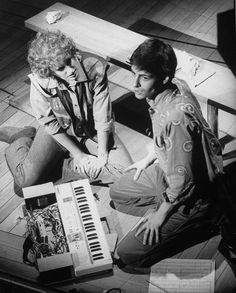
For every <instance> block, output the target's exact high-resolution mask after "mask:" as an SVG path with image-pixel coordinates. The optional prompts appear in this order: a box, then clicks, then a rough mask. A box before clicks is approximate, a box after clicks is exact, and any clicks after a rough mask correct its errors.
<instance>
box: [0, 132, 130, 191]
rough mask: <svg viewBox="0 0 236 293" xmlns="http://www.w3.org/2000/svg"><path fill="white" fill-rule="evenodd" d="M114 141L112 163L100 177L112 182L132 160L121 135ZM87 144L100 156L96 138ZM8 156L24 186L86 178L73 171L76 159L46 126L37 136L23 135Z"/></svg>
mask: <svg viewBox="0 0 236 293" xmlns="http://www.w3.org/2000/svg"><path fill="white" fill-rule="evenodd" d="M114 142H115V143H114V146H113V147H112V148H111V149H110V151H109V157H108V164H107V166H106V167H104V168H103V170H102V171H101V173H100V175H99V177H98V178H96V180H101V181H105V183H111V182H113V181H114V180H115V178H117V176H118V177H119V176H120V175H121V173H122V169H123V168H125V167H127V166H128V165H129V164H131V163H132V160H131V157H130V156H129V154H128V152H127V150H126V149H125V147H124V146H123V144H122V142H121V141H120V139H119V138H118V136H117V135H114ZM84 147H85V148H86V149H87V151H88V152H89V153H90V154H94V155H96V153H97V144H96V143H95V142H94V141H92V140H91V139H86V140H84ZM5 157H6V161H7V164H8V167H9V169H10V171H11V173H12V175H13V178H14V181H15V184H16V185H18V186H19V187H21V188H22V187H26V186H31V185H35V184H40V183H45V182H48V181H53V182H55V181H57V182H67V181H71V180H76V179H83V178H84V176H83V175H81V174H79V173H78V172H76V171H74V170H73V159H72V158H71V157H69V156H68V153H67V152H65V149H63V148H62V147H61V146H60V145H59V144H58V143H57V142H56V140H55V139H54V138H53V137H52V136H51V135H49V134H48V133H47V132H46V131H45V130H44V129H43V127H39V129H38V131H37V133H36V136H35V138H34V139H31V138H29V137H21V138H19V139H17V140H16V141H14V142H13V143H12V144H10V145H9V146H8V147H7V149H6V152H5Z"/></svg>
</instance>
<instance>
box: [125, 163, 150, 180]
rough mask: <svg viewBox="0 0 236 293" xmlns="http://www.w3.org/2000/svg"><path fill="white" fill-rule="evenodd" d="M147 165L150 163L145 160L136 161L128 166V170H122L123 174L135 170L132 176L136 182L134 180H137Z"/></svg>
mask: <svg viewBox="0 0 236 293" xmlns="http://www.w3.org/2000/svg"><path fill="white" fill-rule="evenodd" d="M149 164H150V162H149V161H148V160H147V159H146V158H144V159H142V160H140V161H138V162H136V163H134V164H132V165H131V166H129V167H128V168H126V169H125V170H124V172H127V171H130V170H132V169H137V171H136V173H135V174H134V180H135V181H136V180H138V178H139V176H140V174H141V172H142V171H143V170H144V169H146V168H147V166H148V165H149Z"/></svg>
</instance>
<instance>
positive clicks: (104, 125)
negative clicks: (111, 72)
mask: <svg viewBox="0 0 236 293" xmlns="http://www.w3.org/2000/svg"><path fill="white" fill-rule="evenodd" d="M107 68H108V67H107ZM107 68H106V69H105V70H104V71H103V73H98V74H97V75H96V77H95V79H96V80H95V83H94V88H93V90H94V101H93V115H94V121H95V129H96V130H97V131H111V130H112V127H113V117H112V106H111V99H110V94H109V88H108V79H107Z"/></svg>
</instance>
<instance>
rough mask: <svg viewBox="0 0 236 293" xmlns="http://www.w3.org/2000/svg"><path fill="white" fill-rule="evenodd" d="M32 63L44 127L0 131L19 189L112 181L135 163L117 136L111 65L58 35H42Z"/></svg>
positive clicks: (34, 100) (31, 52)
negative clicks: (109, 77)
mask: <svg viewBox="0 0 236 293" xmlns="http://www.w3.org/2000/svg"><path fill="white" fill-rule="evenodd" d="M28 62H29V65H30V68H31V74H29V78H30V81H31V89H30V102H31V106H32V109H33V111H34V115H35V117H36V118H37V120H38V122H39V124H40V127H39V129H38V131H37V132H36V130H35V128H33V127H26V128H24V129H19V128H17V127H3V128H1V129H0V140H2V141H5V142H7V143H9V144H10V145H9V146H8V147H7V149H6V160H7V163H8V166H9V168H10V171H11V172H12V174H13V177H14V181H15V184H16V186H17V185H18V186H19V187H24V186H30V185H33V184H38V183H41V182H46V181H49V180H52V181H55V180H58V179H61V180H64V181H68V180H73V179H80V178H89V179H90V180H91V181H93V180H97V179H98V178H100V179H101V178H103V179H104V178H106V179H104V180H108V181H109V180H113V179H114V178H115V177H114V176H116V175H117V174H119V172H120V170H121V169H122V168H124V167H127V166H128V165H129V164H130V163H131V162H132V160H131V157H130V155H129V153H128V152H127V150H126V148H125V147H124V145H123V144H122V142H121V140H120V139H119V138H118V136H117V135H116V134H115V132H114V119H113V114H112V108H111V100H110V95H109V88H108V80H107V70H108V67H109V66H108V64H107V62H106V61H105V60H104V59H103V58H101V57H99V56H96V55H94V54H91V53H88V52H82V51H79V50H78V49H77V48H76V45H75V43H74V42H73V41H72V40H71V39H70V38H68V37H67V36H66V35H64V34H63V33H61V32H60V31H57V32H44V33H38V34H37V35H36V37H35V38H34V39H33V40H32V41H31V42H30V44H29V49H28ZM59 164H62V165H59ZM56 166H57V167H56ZM58 166H61V167H62V168H61V170H62V172H60V171H61V170H59V169H60V168H59V169H58ZM58 171H59V172H58ZM110 175H111V176H110ZM111 178H113V179H111Z"/></svg>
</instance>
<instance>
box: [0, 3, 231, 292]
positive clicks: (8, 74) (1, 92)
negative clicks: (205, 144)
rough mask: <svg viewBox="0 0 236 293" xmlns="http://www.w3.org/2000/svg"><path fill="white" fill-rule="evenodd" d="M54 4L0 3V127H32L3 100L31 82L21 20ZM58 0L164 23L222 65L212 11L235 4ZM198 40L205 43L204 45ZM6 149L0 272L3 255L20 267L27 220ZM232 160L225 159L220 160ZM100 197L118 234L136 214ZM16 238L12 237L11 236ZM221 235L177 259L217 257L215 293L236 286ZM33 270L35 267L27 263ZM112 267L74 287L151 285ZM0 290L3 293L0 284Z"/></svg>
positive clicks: (226, 117) (24, 91)
mask: <svg viewBox="0 0 236 293" xmlns="http://www.w3.org/2000/svg"><path fill="white" fill-rule="evenodd" d="M55 2H56V1H54V0H40V1H31V0H1V1H0V126H10V125H12V126H18V127H23V126H26V125H34V126H36V127H37V122H36V121H35V119H34V118H33V116H31V115H28V114H26V113H24V112H22V111H18V110H17V109H16V108H14V107H12V106H9V104H8V101H9V99H10V98H11V97H12V95H14V96H15V97H18V96H19V97H22V96H25V95H29V83H28V82H27V74H28V73H29V68H28V65H27V62H26V52H27V42H28V41H29V40H30V39H31V38H32V37H33V36H34V33H33V32H32V31H29V30H28V29H26V28H25V27H24V20H25V19H27V18H29V17H31V16H33V15H35V14H36V13H38V12H40V11H41V10H42V9H45V8H46V7H48V6H49V5H52V4H53V3H55ZM61 2H63V3H65V4H67V5H70V6H73V7H75V8H77V9H80V10H82V11H84V12H87V13H90V14H92V15H95V16H97V17H100V18H102V19H105V20H108V21H110V22H112V23H115V24H118V25H120V26H123V27H126V28H128V27H130V26H133V25H134V23H136V22H137V21H138V20H140V19H145V20H148V21H149V25H146V27H140V29H141V30H145V32H148V33H150V34H152V33H153V25H154V26H155V24H159V25H162V29H161V30H160V31H159V36H161V37H163V38H164V39H166V40H167V41H168V42H170V43H171V44H173V45H174V46H175V47H177V48H179V49H181V50H186V51H188V52H190V53H192V54H195V55H197V56H199V57H202V58H205V59H209V60H212V61H214V62H218V63H221V64H222V66H227V65H226V64H224V59H223V58H222V56H220V54H219V53H218V51H217V49H216V47H217V15H219V13H222V12H225V11H227V10H230V9H232V8H233V0H224V1H221V0H207V1H206V0H197V1H191V0H170V1H167V0H146V1H143V0H119V1H118V0H96V1H93V0H79V1H76V0H71V1H66V0H64V1H61ZM150 23H151V25H150ZM136 28H137V27H136ZM75 29H76V28H75ZM202 44H204V46H201V45H202ZM206 44H207V46H206ZM123 93H124V91H123V90H122V89H120V88H118V87H117V86H114V85H111V95H114V96H117V95H122V94H123ZM220 115H221V116H220V117H221V122H222V123H220V136H223V135H226V134H229V135H230V137H232V141H231V143H230V144H228V145H227V146H226V148H225V151H230V150H231V149H235V139H234V138H236V129H235V126H234V125H235V117H234V116H233V115H230V114H226V113H220ZM117 132H118V133H119V134H120V136H121V138H122V139H123V141H124V142H125V144H126V145H127V146H128V149H129V151H130V152H131V155H132V156H133V159H134V160H137V159H140V158H141V157H142V156H143V155H144V152H145V149H144V145H145V144H146V142H147V141H148V138H147V137H145V136H143V135H141V134H139V133H136V132H134V131H132V132H131V130H129V129H128V128H127V127H125V126H122V125H120V124H117ZM131 133H132V135H131ZM6 148H7V144H6V143H4V142H0V271H1V268H2V264H1V263H2V261H3V260H4V258H5V256H6V255H7V257H9V258H10V259H12V260H15V261H16V263H17V264H18V265H16V269H17V268H18V266H19V270H20V268H21V264H22V259H21V254H20V253H21V250H22V241H23V239H22V236H24V234H25V220H24V218H23V213H22V205H23V203H24V202H23V200H22V199H21V198H19V197H18V196H17V195H16V194H15V193H14V190H13V180H12V176H11V174H10V172H9V170H8V167H7V164H6V161H5V158H4V151H5V149H6ZM229 162H230V160H228V161H227V162H225V164H227V163H229ZM99 196H100V198H101V203H100V210H101V212H102V213H105V214H106V216H107V217H108V218H109V219H110V223H111V226H112V229H114V231H115V230H116V231H117V232H118V234H119V235H122V234H124V233H125V232H126V230H127V229H129V228H130V227H131V226H132V225H133V223H134V222H135V221H136V220H137V219H136V218H133V217H130V218H129V221H127V216H126V215H123V214H120V213H118V212H116V211H114V210H112V209H111V208H110V207H109V196H108V190H107V189H101V190H100V191H99ZM101 206H102V207H101ZM127 222H129V223H130V226H127ZM12 236H16V237H14V241H12V240H11V239H13V238H11V237H12ZM16 239H17V241H15V240H16ZM219 240H220V237H219V236H216V237H214V238H212V239H210V240H209V241H206V242H203V243H200V244H198V245H196V246H194V247H191V248H189V249H187V250H185V251H183V252H181V253H179V254H178V255H176V256H175V257H177V258H196V259H215V261H216V280H215V286H216V292H217V293H229V292H231V289H232V288H233V287H236V280H235V277H234V275H233V273H232V270H231V269H230V267H229V266H228V264H227V262H226V261H225V259H224V257H223V256H222V255H221V254H220V253H219V252H218V250H217V246H218V243H219ZM4 269H6V267H4ZM30 270H34V269H33V268H30ZM30 270H29V274H30ZM115 271H116V274H115V275H114V276H112V277H107V278H103V279H101V280H99V281H97V282H96V281H91V282H86V283H84V284H82V285H77V287H76V288H83V289H85V290H87V291H86V292H102V291H103V290H104V289H109V288H111V287H117V286H118V287H121V288H123V289H124V290H126V291H125V292H127V293H130V292H135V293H136V292H143V293H144V292H145V293H146V292H148V286H147V284H146V283H145V281H144V280H145V278H147V275H148V272H147V274H146V275H145V274H144V275H139V274H130V273H125V272H123V271H121V270H119V269H118V268H115ZM32 274H35V272H34V273H32ZM0 285H1V283H0ZM70 286H71V287H70ZM70 286H68V285H67V286H65V288H66V290H69V289H72V288H74V287H75V285H74V284H72V285H70ZM2 290H3V289H2ZM0 292H2V291H1V286H0ZM81 292H82V291H81ZM83 292H85V291H83ZM189 293H190V292H189Z"/></svg>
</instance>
